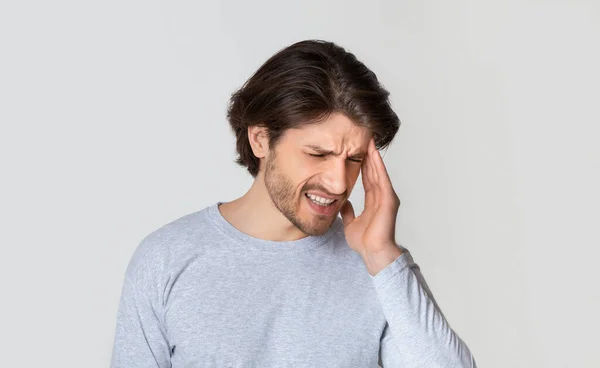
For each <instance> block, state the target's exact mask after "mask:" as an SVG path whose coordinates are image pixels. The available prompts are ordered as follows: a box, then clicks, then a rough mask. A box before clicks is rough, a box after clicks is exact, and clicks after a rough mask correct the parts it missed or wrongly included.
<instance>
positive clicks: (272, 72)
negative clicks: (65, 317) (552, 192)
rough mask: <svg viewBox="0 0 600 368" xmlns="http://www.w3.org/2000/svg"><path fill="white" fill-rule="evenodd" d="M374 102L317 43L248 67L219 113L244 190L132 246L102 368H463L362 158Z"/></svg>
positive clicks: (381, 95)
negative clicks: (357, 198)
mask: <svg viewBox="0 0 600 368" xmlns="http://www.w3.org/2000/svg"><path fill="white" fill-rule="evenodd" d="M388 95H389V94H388V92H387V91H386V90H385V89H384V88H383V87H382V86H381V85H380V84H379V82H378V81H377V78H376V76H375V74H374V73H373V72H371V71H370V70H369V69H368V68H367V67H366V66H365V65H363V64H362V63H361V62H360V61H358V60H357V59H356V58H355V57H354V55H352V54H350V53H348V52H346V51H345V50H344V49H342V48H341V47H339V46H337V45H335V44H333V43H329V42H323V41H303V42H299V43H296V44H294V45H291V46H289V47H287V48H285V49H283V50H281V51H279V52H278V53H277V54H275V55H274V56H272V57H271V58H270V59H269V60H268V61H267V62H266V63H265V64H263V65H262V66H261V67H260V68H259V70H258V71H257V72H256V73H255V74H254V75H253V76H252V77H251V78H250V79H249V80H248V81H247V82H246V84H245V85H244V86H243V87H242V88H241V89H240V90H238V91H237V92H236V93H234V94H233V96H232V98H231V102H230V105H229V110H228V119H229V122H230V124H231V127H232V129H233V131H234V133H235V135H236V138H237V152H238V154H239V157H238V159H237V163H238V164H240V165H243V166H244V167H246V168H247V170H248V171H249V173H250V174H251V175H252V176H253V177H254V178H255V180H254V183H253V185H252V186H251V188H250V189H249V190H248V191H247V193H246V194H244V195H243V196H242V197H241V198H238V199H235V200H233V201H231V202H227V203H222V202H215V204H213V205H211V206H209V207H207V208H205V209H202V210H200V211H198V212H195V213H192V214H188V215H186V216H183V217H181V218H179V219H177V220H175V221H173V222H171V223H169V224H166V225H165V226H163V227H161V228H160V229H158V230H156V231H154V232H153V233H151V234H149V235H148V236H146V237H145V238H144V239H143V240H142V242H141V243H140V245H139V246H138V248H137V249H136V251H135V254H134V255H133V258H132V260H131V261H130V264H129V266H128V268H127V271H126V276H125V282H124V286H123V290H122V296H121V302H120V305H119V311H118V319H117V330H116V336H115V342H114V348H113V357H112V364H111V365H112V367H114V368H121V367H123V368H125V367H160V368H163V367H174V368H182V367H376V366H377V364H380V365H382V366H383V367H386V368H387V367H475V361H474V359H473V356H472V355H471V352H470V350H469V348H468V347H467V346H466V345H465V343H464V342H463V341H462V340H461V339H460V338H459V337H458V336H457V334H456V333H455V332H454V331H453V330H452V329H451V327H450V326H449V324H448V322H447V321H446V319H445V317H444V316H443V314H442V313H441V311H440V309H439V307H438V306H437V305H436V302H435V300H434V298H433V297H432V295H431V293H430V291H429V290H428V288H427V285H426V283H425V281H424V280H423V278H422V276H421V274H420V271H419V267H418V266H417V265H416V264H415V263H414V262H413V260H412V258H411V257H410V253H409V252H408V250H407V249H405V248H403V247H401V246H399V245H398V244H397V243H396V240H395V234H394V229H395V223H396V215H397V213H398V208H399V205H400V201H399V198H398V196H397V195H396V193H395V192H394V189H393V188H392V184H391V182H390V179H389V177H388V174H387V172H386V169H385V167H384V163H383V161H382V159H381V156H380V154H379V151H378V148H379V149H381V148H383V147H386V146H387V145H388V144H389V143H390V142H391V140H392V139H393V137H394V136H395V134H396V132H397V131H398V128H399V125H400V122H399V120H398V117H397V116H396V114H395V113H394V112H393V111H392V109H391V107H390V104H389V101H388ZM359 173H362V182H363V186H364V190H365V208H364V211H363V212H362V213H361V214H360V216H355V213H354V210H353V208H352V205H351V204H350V202H349V201H348V197H349V196H350V193H351V191H352V188H353V187H354V184H355V183H356V180H357V178H358V175H359ZM338 213H339V214H341V218H340V217H338Z"/></svg>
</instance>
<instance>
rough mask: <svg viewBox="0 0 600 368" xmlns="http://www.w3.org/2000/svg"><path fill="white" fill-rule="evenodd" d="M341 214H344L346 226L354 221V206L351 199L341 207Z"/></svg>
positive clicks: (343, 218)
mask: <svg viewBox="0 0 600 368" xmlns="http://www.w3.org/2000/svg"><path fill="white" fill-rule="evenodd" d="M340 214H341V215H342V221H343V222H344V226H348V225H350V223H351V222H352V221H354V217H355V215H354V207H352V203H350V200H346V203H344V205H343V206H342V208H341V209H340Z"/></svg>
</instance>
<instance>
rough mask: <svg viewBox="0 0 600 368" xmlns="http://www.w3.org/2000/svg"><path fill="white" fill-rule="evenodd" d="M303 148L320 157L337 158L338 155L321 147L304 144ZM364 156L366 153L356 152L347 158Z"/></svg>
mask: <svg viewBox="0 0 600 368" xmlns="http://www.w3.org/2000/svg"><path fill="white" fill-rule="evenodd" d="M304 147H307V148H310V149H312V150H314V151H316V152H318V153H319V154H322V155H333V156H339V155H340V154H339V153H335V152H333V151H331V150H328V149H325V148H323V147H319V146H315V145H313V144H306V145H304ZM365 156H366V152H357V153H355V154H353V155H350V156H348V158H352V159H362V158H364V157H365Z"/></svg>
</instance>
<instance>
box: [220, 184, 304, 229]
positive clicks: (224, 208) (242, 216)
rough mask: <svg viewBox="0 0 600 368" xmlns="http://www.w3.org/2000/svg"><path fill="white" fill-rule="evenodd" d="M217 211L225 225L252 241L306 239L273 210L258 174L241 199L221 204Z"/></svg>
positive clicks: (281, 215) (271, 202)
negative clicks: (256, 239) (235, 229)
mask: <svg viewBox="0 0 600 368" xmlns="http://www.w3.org/2000/svg"><path fill="white" fill-rule="evenodd" d="M219 210H220V212H221V215H222V216H223V217H224V218H225V220H227V222H229V223H230V224H231V225H233V226H234V227H235V228H237V229H238V230H239V231H241V232H243V233H245V234H248V235H250V236H252V237H254V238H258V239H263V240H271V241H292V240H298V239H301V238H304V237H306V234H304V233H303V232H301V231H300V230H299V229H298V228H297V227H296V226H294V224H292V223H291V222H290V221H289V220H288V219H287V218H286V217H285V216H284V215H283V214H282V213H281V212H280V211H279V209H277V207H275V204H273V201H272V200H271V197H270V196H269V193H268V192H267V188H266V186H265V183H264V178H263V176H262V173H260V174H259V175H258V176H257V177H256V179H255V180H254V182H253V183H252V186H251V187H250V189H249V190H248V191H247V192H246V193H245V194H244V195H243V196H241V197H240V198H237V199H235V200H233V201H231V202H227V203H223V204H221V205H220V206H219Z"/></svg>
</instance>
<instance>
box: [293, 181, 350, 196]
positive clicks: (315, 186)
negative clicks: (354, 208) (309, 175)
mask: <svg viewBox="0 0 600 368" xmlns="http://www.w3.org/2000/svg"><path fill="white" fill-rule="evenodd" d="M310 190H318V191H320V192H323V193H325V194H327V195H329V196H332V197H339V198H340V199H346V198H347V197H348V190H345V191H344V192H343V193H341V194H336V193H331V192H330V191H328V190H327V189H325V188H324V187H322V186H321V185H319V184H307V185H305V186H304V187H303V188H302V191H303V192H308V191H310Z"/></svg>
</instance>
